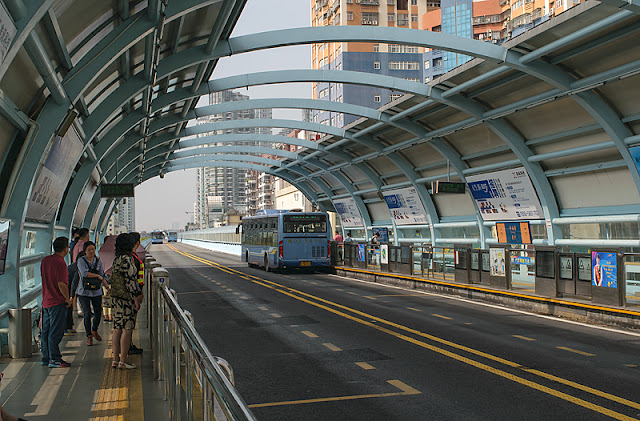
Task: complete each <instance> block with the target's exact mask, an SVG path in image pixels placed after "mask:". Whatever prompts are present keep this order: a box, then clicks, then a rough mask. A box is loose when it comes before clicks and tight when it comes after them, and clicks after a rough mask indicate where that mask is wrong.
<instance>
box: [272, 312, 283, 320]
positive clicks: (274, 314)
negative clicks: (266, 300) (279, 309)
mask: <svg viewBox="0 0 640 421" xmlns="http://www.w3.org/2000/svg"><path fill="white" fill-rule="evenodd" d="M271 316H272V317H275V318H276V319H279V318H280V317H282V316H281V315H279V314H278V313H271Z"/></svg>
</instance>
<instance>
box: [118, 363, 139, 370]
mask: <svg viewBox="0 0 640 421" xmlns="http://www.w3.org/2000/svg"><path fill="white" fill-rule="evenodd" d="M119 366H120V368H121V369H127V370H132V369H134V368H136V365H135V364H127V363H123V362H122V361H120V364H119Z"/></svg>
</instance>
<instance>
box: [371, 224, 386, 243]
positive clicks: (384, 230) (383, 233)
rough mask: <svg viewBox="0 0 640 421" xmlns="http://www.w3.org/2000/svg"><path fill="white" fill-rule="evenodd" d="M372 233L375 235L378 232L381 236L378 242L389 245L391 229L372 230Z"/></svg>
mask: <svg viewBox="0 0 640 421" xmlns="http://www.w3.org/2000/svg"><path fill="white" fill-rule="evenodd" d="M371 231H372V232H373V234H375V233H376V232H377V233H378V234H380V238H378V241H379V242H381V243H388V242H389V229H388V228H371Z"/></svg>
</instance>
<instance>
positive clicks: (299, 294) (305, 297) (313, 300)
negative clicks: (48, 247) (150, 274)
mask: <svg viewBox="0 0 640 421" xmlns="http://www.w3.org/2000/svg"><path fill="white" fill-rule="evenodd" d="M169 247H171V249H172V250H174V251H175V252H176V253H179V254H181V255H183V256H185V257H188V258H190V259H193V260H196V261H198V262H201V263H204V264H206V265H208V266H211V267H215V268H218V269H220V270H222V271H223V272H226V273H230V274H235V275H239V276H240V277H242V278H243V279H247V280H249V281H251V282H253V283H256V284H258V285H261V286H264V287H265V288H269V289H272V290H275V291H277V292H280V293H281V294H284V295H286V296H289V297H291V298H294V299H296V300H298V301H302V302H304V303H307V304H310V305H312V306H314V307H317V308H321V309H323V310H326V311H328V312H331V313H333V314H336V315H338V316H341V317H344V318H346V319H349V320H352V321H354V322H356V323H359V324H361V325H364V326H368V327H370V328H372V329H375V330H378V331H380V332H383V333H386V334H388V335H390V336H393V337H395V338H397V339H401V340H403V341H406V342H409V343H412V344H414V345H417V346H419V347H422V348H424V349H428V350H430V351H433V352H436V353H438V354H441V355H444V356H446V357H449V358H452V359H454V360H457V361H460V362H462V363H465V364H468V365H471V366H473V367H476V368H479V369H481V370H484V371H486V372H488V373H492V374H495V375H497V376H500V377H503V378H505V379H508V380H511V381H513V382H516V383H519V384H522V385H524V386H528V387H530V388H532V389H535V390H538V391H541V392H543V393H547V394H549V395H551V396H555V397H557V398H560V399H563V400H565V401H567V402H571V403H573V404H575V405H578V406H582V407H584V408H587V409H590V410H592V411H595V412H598V413H601V414H603V415H606V416H608V417H611V418H614V419H617V420H624V421H639V420H638V419H637V418H633V417H630V416H627V415H624V414H621V413H619V412H616V411H614V410H611V409H608V408H605V407H603V406H600V405H597V404H594V403H592V402H589V401H586V400H584V399H580V398H578V397H575V396H573V395H570V394H568V393H564V392H561V391H559V390H556V389H553V388H551V387H548V386H544V385H542V384H540V383H537V382H534V381H531V380H528V379H525V378H523V377H520V376H518V375H515V374H513V373H510V372H507V371H504V370H501V369H499V368H495V367H492V366H490V365H487V364H485V363H482V362H479V361H476V360H473V359H471V358H468V357H466V356H464V355H460V354H458V353H455V352H452V351H449V350H447V349H444V348H441V347H439V346H436V345H433V344H430V343H427V342H424V341H423V340H420V339H416V338H415V337H411V336H407V335H406V334H405V333H408V334H411V335H414V336H417V337H420V338H425V339H428V340H430V341H432V342H435V343H438V344H441V345H445V346H447V347H450V348H454V349H456V350H459V351H464V352H466V353H469V354H472V355H476V356H478V357H482V358H485V359H488V360H491V361H494V362H497V363H499V364H502V365H505V366H507V367H508V368H511V369H517V370H520V371H523V372H525V373H527V374H530V375H534V376H537V377H540V378H544V379H546V380H550V381H553V382H557V383H560V384H563V385H565V386H569V387H572V388H574V389H577V390H580V391H582V392H587V393H590V394H592V395H595V396H598V397H600V398H604V399H608V400H610V401H612V402H616V403H618V404H621V405H625V406H628V407H630V408H634V409H640V403H638V402H634V401H630V400H628V399H625V398H622V397H619V396H615V395H612V394H610V393H607V392H604V391H601V390H598V389H595V388H592V387H589V386H585V385H582V384H579V383H576V382H574V381H571V380H567V379H564V378H561V377H558V376H554V375H552V374H549V373H545V372H543V371H540V370H534V369H530V368H528V367H526V366H523V365H521V364H519V363H516V362H513V361H509V360H507V359H504V358H501V357H498V356H495V355H492V354H489V353H486V352H483V351H480V350H476V349H473V348H470V347H467V346H464V345H460V344H457V343H455V342H451V341H448V340H446V339H442V338H439V337H436V336H433V335H430V334H428V333H424V332H421V331H418V330H416V329H412V328H410V327H407V326H403V325H400V324H397V323H394V322H391V321H388V320H385V319H382V318H379V317H377V316H374V315H371V314H368V313H365V312H362V311H359V310H356V309H353V308H350V307H347V306H344V305H341V304H338V303H335V302H332V301H329V300H325V299H323V298H320V297H317V296H314V295H311V294H308V293H305V292H303V291H299V290H296V289H294V288H290V287H287V286H284V285H281V284H278V283H277V282H273V281H269V280H267V279H263V278H259V277H257V276H253V275H248V274H246V273H243V272H240V271H238V270H235V269H232V268H229V267H227V266H222V265H220V264H218V263H215V262H212V261H210V260H207V259H204V258H201V257H198V256H196V255H194V254H191V253H185V252H183V251H180V250H178V249H177V248H175V247H173V246H169ZM383 325H386V327H385V326H383ZM390 328H393V329H397V330H398V331H396V330H391V329H390ZM402 332H405V333H402Z"/></svg>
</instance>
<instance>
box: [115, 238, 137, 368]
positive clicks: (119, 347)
mask: <svg viewBox="0 0 640 421" xmlns="http://www.w3.org/2000/svg"><path fill="white" fill-rule="evenodd" d="M134 245H135V240H134V239H133V237H132V236H131V235H129V234H120V235H119V236H118V238H116V258H115V259H114V260H113V266H111V306H112V311H113V314H112V316H113V336H112V337H111V342H112V346H113V361H112V363H111V366H112V367H114V368H121V369H133V368H136V366H135V364H129V363H128V356H127V355H128V350H129V345H131V336H132V334H133V329H134V328H135V326H136V317H135V312H136V311H138V310H139V309H140V304H139V302H138V300H137V297H138V295H139V294H140V292H139V290H138V286H137V284H138V273H137V271H136V265H135V263H134V262H133V257H132V256H131V250H133V246H134Z"/></svg>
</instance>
